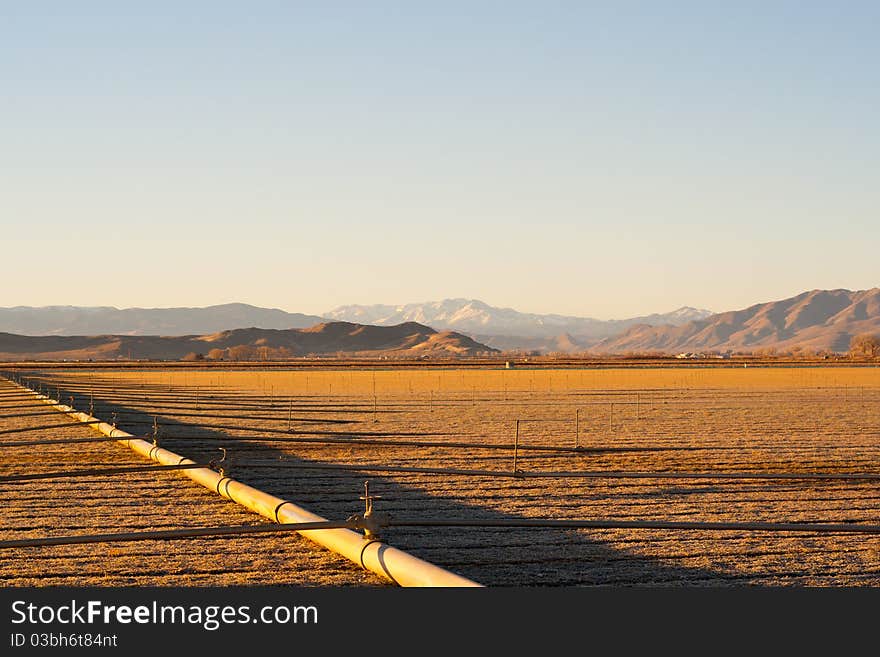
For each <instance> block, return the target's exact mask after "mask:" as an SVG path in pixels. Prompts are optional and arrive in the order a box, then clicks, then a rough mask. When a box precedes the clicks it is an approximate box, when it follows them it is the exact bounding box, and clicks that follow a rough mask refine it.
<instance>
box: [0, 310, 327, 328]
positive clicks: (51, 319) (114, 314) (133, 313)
mask: <svg viewBox="0 0 880 657" xmlns="http://www.w3.org/2000/svg"><path fill="white" fill-rule="evenodd" d="M323 321H324V318H323V317H318V316H317V315H303V314H300V313H288V312H285V311H283V310H279V309H277V308H259V307H257V306H250V305H248V304H245V303H227V304H223V305H219V306H207V307H204V308H114V307H112V306H42V307H39V308H35V307H33V306H15V307H12V308H0V331H3V332H6V333H18V334H20V335H107V334H114V335H203V334H207V333H216V332H218V331H223V330H227V329H236V328H249V327H252V326H259V327H260V328H271V329H288V328H306V327H308V326H313V325H315V324H318V323H320V322H323Z"/></svg>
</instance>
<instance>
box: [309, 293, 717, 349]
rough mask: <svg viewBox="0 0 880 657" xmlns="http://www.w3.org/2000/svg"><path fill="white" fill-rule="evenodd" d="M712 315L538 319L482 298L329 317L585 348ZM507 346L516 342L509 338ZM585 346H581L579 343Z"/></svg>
mask: <svg viewBox="0 0 880 657" xmlns="http://www.w3.org/2000/svg"><path fill="white" fill-rule="evenodd" d="M711 314H712V312H711V311H709V310H700V309H698V308H690V307H683V308H679V309H678V310H673V311H672V312H669V313H663V314H654V315H644V316H641V317H631V318H629V319H611V320H601V319H593V318H592V317H574V316H570V315H553V314H550V315H538V314H533V313H522V312H519V311H516V310H514V309H512V308H497V307H494V306H490V305H489V304H487V303H483V302H482V301H478V300H476V299H444V300H443V301H429V302H425V303H409V304H405V305H400V306H388V305H382V304H377V305H371V306H358V305H352V306H340V307H339V308H335V309H334V310H331V311H330V312H327V313H325V314H324V316H325V317H327V318H328V319H333V320H337V321H346V322H360V323H362V324H375V325H377V326H392V325H394V324H400V323H401V322H419V323H421V324H426V325H428V326H432V327H434V328H436V329H445V330H451V331H460V332H462V333H467V334H468V335H474V336H479V337H478V338H477V339H480V340H487V341H491V340H492V339H493V338H495V337H506V338H511V337H512V338H517V339H518V340H520V341H522V342H528V341H533V342H535V343H536V344H538V343H540V344H543V343H546V342H548V340H557V339H559V338H561V337H562V336H567V338H568V339H569V340H573V341H574V343H575V345H577V346H582V345H583V344H589V343H592V342H595V341H596V340H597V339H601V338H605V337H610V336H613V335H617V334H619V333H620V332H622V331H623V330H624V329H626V328H629V327H630V326H634V325H636V324H651V325H660V324H672V325H676V326H677V325H681V324H684V323H686V322H689V321H691V320H694V319H703V318H704V317H708V316H709V315H711ZM507 342H510V341H509V340H508V341H507ZM579 343H580V344H579Z"/></svg>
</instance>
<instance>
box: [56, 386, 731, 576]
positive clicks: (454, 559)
mask: <svg viewBox="0 0 880 657" xmlns="http://www.w3.org/2000/svg"><path fill="white" fill-rule="evenodd" d="M53 388H54V383H53ZM61 388H62V392H63V394H64V400H65V402H67V401H69V397H70V396H73V400H74V406H76V407H77V408H79V409H83V410H86V409H87V408H88V405H89V401H90V400H89V399H88V397H87V396H85V395H83V394H81V393H76V392H67V391H64V388H63V385H62V386H61ZM102 397H103V396H102ZM94 402H95V405H96V406H97V405H98V403H99V402H100V404H101V405H102V406H104V407H105V408H106V407H112V408H114V409H116V412H117V413H119V415H120V417H124V418H125V421H124V422H120V423H119V427H120V428H121V429H123V430H125V431H128V432H130V433H132V434H134V435H139V436H149V435H150V434H151V433H152V429H153V422H154V418H155V417H157V416H156V414H155V413H153V412H150V413H147V412H143V411H142V410H140V409H138V408H137V407H135V406H129V405H119V404H115V403H112V401H111V400H110V398H109V396H108V398H107V399H106V400H105V399H103V398H99V397H98V395H95V397H94ZM123 414H124V415H123ZM171 415H173V414H171ZM101 419H107V418H101ZM158 420H159V424H160V427H161V424H162V416H158ZM169 420H170V418H169ZM173 422H174V425H175V431H181V432H182V431H184V430H185V431H186V434H187V436H188V437H187V438H185V439H184V438H161V434H160V445H161V446H162V447H166V448H167V449H170V450H172V451H175V452H178V453H180V454H182V455H185V456H187V457H189V458H192V459H193V460H195V461H197V462H209V461H210V460H212V459H217V458H218V457H219V454H220V451H219V448H220V447H223V448H225V449H226V453H227V459H226V461H225V462H224V463H223V466H224V468H225V469H226V470H227V474H228V475H229V476H231V477H233V478H235V479H237V480H239V481H242V482H244V483H247V484H249V485H252V486H254V487H256V488H259V489H261V490H264V491H266V492H268V493H271V494H273V495H276V496H278V497H281V498H284V499H288V500H291V501H292V502H294V503H296V504H299V505H301V506H303V507H305V508H307V509H309V510H310V511H313V512H315V513H318V514H320V515H322V516H324V517H326V518H328V519H330V520H342V519H345V518H347V517H348V516H350V515H351V514H353V513H357V512H359V511H361V510H362V509H363V502H362V501H361V500H360V499H359V496H360V495H362V494H363V484H364V479H365V476H364V473H362V472H355V471H350V470H332V471H321V470H296V469H281V468H279V469H278V470H274V471H273V470H265V469H248V468H247V467H246V466H245V465H244V464H245V463H246V462H247V461H249V460H253V461H256V460H259V461H261V462H264V461H269V460H283V461H285V462H287V463H297V462H298V463H320V461H314V460H310V459H306V458H302V457H300V456H297V455H296V454H294V453H293V452H292V451H290V449H292V448H290V449H288V450H285V449H279V448H278V447H276V446H273V445H272V444H260V443H256V444H255V443H254V442H250V441H248V442H244V441H240V440H236V438H235V437H234V436H230V435H228V434H226V433H222V432H218V431H215V430H212V429H209V428H205V427H203V426H200V425H198V424H190V423H183V422H180V421H179V420H177V419H175V420H173ZM243 428H244V427H243ZM253 431H254V432H255V433H258V432H259V429H254V430H253ZM190 436H192V437H190ZM196 436H198V437H202V438H205V439H208V440H206V441H205V442H200V441H198V439H197V438H195V437H196ZM359 449H364V448H363V447H361V448H359ZM237 463H239V464H240V465H237ZM369 481H370V490H371V493H375V494H377V495H381V496H382V499H381V500H380V501H378V502H376V507H377V509H380V510H382V511H385V512H388V513H390V514H391V515H392V516H393V517H398V518H408V519H412V518H425V519H432V518H433V519H437V518H455V519H461V518H466V519H470V520H504V519H511V518H522V517H525V516H521V515H516V514H508V513H502V512H499V511H496V510H493V509H490V508H487V507H483V506H478V505H474V504H468V503H464V502H462V501H461V500H458V499H455V498H454V497H452V496H450V495H442V494H439V495H438V494H432V493H431V492H430V491H429V490H425V488H424V487H417V486H412V485H407V484H405V483H402V482H401V481H396V480H394V479H390V478H388V477H383V476H370V477H369ZM511 485H512V486H516V487H521V488H522V490H523V492H525V493H527V494H529V495H531V496H533V497H534V498H535V503H536V504H540V491H539V490H536V484H535V483H534V482H530V483H528V484H526V483H525V482H519V481H517V482H516V483H514V484H511ZM445 488H447V489H448V488H449V485H448V482H446V486H445ZM508 490H509V489H508ZM641 497H643V498H644V499H645V501H646V502H650V501H652V498H656V494H655V493H653V492H645V493H642V494H641ZM146 503H148V502H146ZM382 539H383V540H385V541H386V542H388V543H389V544H391V545H393V546H395V547H399V548H401V549H405V550H408V551H410V552H411V553H413V554H415V555H416V556H419V557H421V558H423V559H425V560H427V561H430V562H432V563H435V564H437V565H440V566H443V567H445V568H448V569H449V570H452V571H453V572H456V573H459V574H461V575H464V576H466V577H468V578H471V579H473V580H475V581H477V582H480V583H482V584H486V585H490V586H594V585H599V586H657V585H660V586H695V585H730V584H731V582H732V581H734V580H735V579H737V578H736V577H731V576H730V575H729V574H727V575H725V574H724V573H722V572H720V571H715V570H711V569H708V568H690V567H685V566H679V565H673V564H670V563H668V562H664V561H663V560H661V559H659V558H654V557H650V556H645V555H641V554H636V553H634V552H629V551H627V550H622V549H618V548H614V547H611V546H610V545H608V544H607V543H604V542H602V541H601V540H597V539H592V538H590V536H589V535H587V534H586V533H585V532H584V531H577V530H561V529H506V528H465V529H458V528H455V529H416V528H392V529H389V530H388V531H387V533H384V534H383V535H382Z"/></svg>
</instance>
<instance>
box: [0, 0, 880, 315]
mask: <svg viewBox="0 0 880 657" xmlns="http://www.w3.org/2000/svg"><path fill="white" fill-rule="evenodd" d="M126 5H127V6H126ZM878 24H880V4H878V3H874V2H840V3H818V2H793V1H786V2H783V1H770V2H755V1H744V2H739V3H706V2H668V3H654V2H647V1H644V2H613V3H612V2H574V1H571V2H553V1H548V2H540V3H539V2H503V3H502V2H467V3H464V2H453V1H450V2H444V3H436V2H435V3H427V2H424V3H421V2H413V3H403V2H396V3H394V2H374V3H355V2H329V3H290V2H280V1H276V2H269V1H260V0H257V1H255V2H251V3H237V2H188V3H171V2H166V1H164V0H158V1H154V2H151V3H137V4H134V3H131V4H129V3H114V2H107V1H104V2H97V1H90V0H83V1H82V2H78V3H65V2H60V1H56V2H51V1H40V0H35V1H34V2H28V3H0V55H2V57H0V79H2V80H3V87H2V92H0V103H2V116H3V121H2V122H0V228H2V236H3V239H2V245H3V249H2V251H0V254H2V257H0V273H2V274H3V276H4V280H5V281H6V283H5V284H4V286H3V288H2V290H3V292H2V294H0V306H3V307H8V306H16V305H29V306H44V305H85V306H98V305H110V306H117V307H171V306H206V305H212V304H217V303H228V302H234V301H235V302H244V303H251V304H254V305H259V306H268V307H277V308H282V309H284V310H288V311H291V312H303V313H311V314H320V313H322V312H325V311H327V310H330V309H332V308H334V307H336V306H339V305H345V304H355V303H356V304H373V303H387V304H403V303H409V302H418V301H427V300H440V299H443V298H452V297H465V298H476V299H480V300H483V301H485V302H486V303H489V304H491V305H495V306H503V307H512V308H515V309H517V310H520V311H522V312H536V313H558V314H565V315H577V316H588V317H596V318H600V319H610V318H623V317H631V316H635V315H644V314H649V313H652V312H667V311H670V310H673V309H675V308H678V307H680V306H684V305H688V306H695V307H701V308H708V309H711V310H714V311H725V310H731V309H737V308H744V307H747V306H750V305H753V304H755V303H760V302H764V301H772V300H776V299H781V298H785V297H790V296H793V295H795V294H798V293H800V292H803V291H806V290H810V289H816V288H819V289H833V288H847V289H853V290H855V289H868V288H872V287H876V286H878V285H880V258H878V256H877V251H878V244H880V220H878V207H880V203H878V201H880V181H878V173H877V172H880V129H878V126H877V121H878V119H877V108H878V107H880V72H878V69H880V67H878V65H877V64H878V62H880V40H878V39H877V38H876V29H877V26H878Z"/></svg>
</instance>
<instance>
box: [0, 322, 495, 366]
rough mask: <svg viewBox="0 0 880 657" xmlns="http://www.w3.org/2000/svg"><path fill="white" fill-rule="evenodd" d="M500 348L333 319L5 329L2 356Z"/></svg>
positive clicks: (244, 355)
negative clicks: (104, 331) (156, 332)
mask: <svg viewBox="0 0 880 657" xmlns="http://www.w3.org/2000/svg"><path fill="white" fill-rule="evenodd" d="M492 351H494V350H493V349H492V348H491V347H487V346H486V345H483V344H480V343H478V342H476V341H474V340H472V339H471V338H469V337H467V336H464V335H461V334H459V333H455V332H452V331H444V332H438V331H435V330H434V329H432V328H430V327H427V326H422V325H421V324H417V323H415V322H407V323H404V324H399V325H397V326H364V325H362V324H352V323H349V322H327V323H321V324H317V325H315V326H312V327H310V328H305V329H261V328H247V329H233V330H229V331H221V332H218V333H213V334H210V335H189V336H140V335H100V336H26V335H13V334H9V333H0V360H6V361H21V360H89V359H91V360H114V359H120V358H131V359H155V360H178V359H180V358H184V357H187V356H189V357H194V355H196V354H200V355H202V356H208V357H211V358H217V359H221V358H222V359H224V360H257V359H268V358H288V357H297V356H309V355H314V356H337V355H344V356H346V357H379V356H386V357H390V358H418V357H421V356H430V357H435V358H437V357H440V358H443V357H452V358H457V357H464V356H476V355H479V354H481V353H486V352H492Z"/></svg>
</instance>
